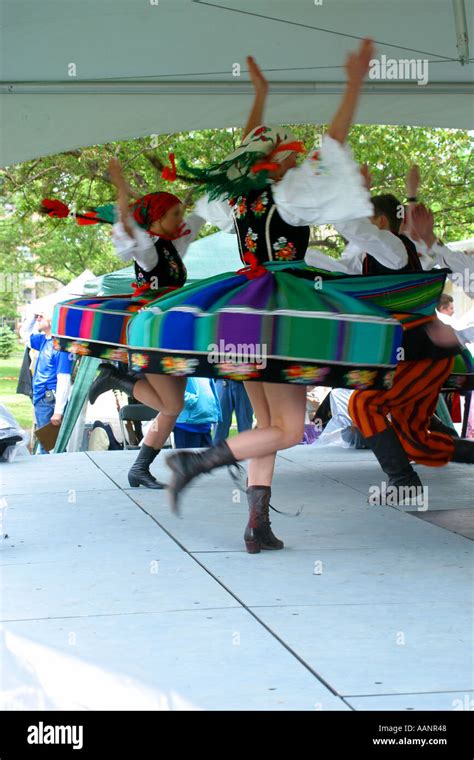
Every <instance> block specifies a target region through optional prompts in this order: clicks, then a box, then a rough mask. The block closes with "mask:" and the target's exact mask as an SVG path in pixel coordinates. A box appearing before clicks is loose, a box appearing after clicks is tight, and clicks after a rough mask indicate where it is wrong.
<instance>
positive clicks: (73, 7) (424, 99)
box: [0, 0, 474, 166]
mask: <svg viewBox="0 0 474 760" xmlns="http://www.w3.org/2000/svg"><path fill="white" fill-rule="evenodd" d="M466 6H467V7H466V8H465V9H464V2H463V0H454V2H453V3H450V2H447V0H400V1H399V2H397V3H394V2H392V0H331V2H320V0H314V1H312V0H257V2H255V0H226V1H225V3H217V2H212V1H210V2H201V1H200V0H160V2H159V1H158V0H99V1H98V0H81V2H77V1H76V0H42V1H41V2H31V0H3V3H2V28H1V30H0V35H1V39H0V42H1V48H2V55H1V57H0V66H1V70H0V79H1V81H0V109H1V113H2V122H3V124H2V140H1V141H0V166H6V165H9V164H14V163H18V162H21V161H26V160H28V159H32V158H36V157H38V156H44V155H48V154H55V153H59V152H61V151H66V150H72V149H74V148H80V147H82V146H86V145H96V144H101V143H104V142H108V141H111V140H125V139H131V138H134V137H140V136H150V135H159V134H169V133H173V132H178V131H189V130H193V129H204V128H212V127H232V126H240V125H242V123H243V120H244V118H245V115H246V113H247V111H248V108H249V104H250V98H251V92H252V88H251V86H250V85H249V80H248V75H247V74H246V64H245V56H246V55H247V54H253V55H255V56H256V57H257V59H258V61H259V63H260V65H261V66H262V68H263V69H264V71H265V72H266V74H267V77H268V79H269V80H270V82H271V85H272V89H271V93H272V95H271V98H270V102H269V106H268V112H267V120H268V122H269V123H325V122H327V121H328V119H329V118H330V117H331V115H332V114H333V113H334V110H335V108H336V104H337V102H338V101H339V98H340V94H341V92H342V89H343V86H344V78H345V73H344V60H345V57H346V54H347V53H348V52H349V51H350V50H353V49H354V47H355V46H356V45H357V44H358V38H362V37H367V36H368V37H372V38H373V39H374V41H375V42H376V51H377V52H376V55H377V59H379V60H382V56H385V64H387V65H388V64H389V62H390V61H391V60H396V61H399V62H400V63H401V69H400V70H399V73H400V71H401V76H398V79H397V80H394V79H392V78H391V76H390V77H389V76H388V69H386V71H387V76H386V78H384V79H380V80H376V79H368V80H367V82H366V84H365V87H364V93H365V96H364V97H363V98H362V102H361V104H360V108H359V110H358V115H357V120H358V122H359V123H362V124H409V125H421V126H423V125H424V126H431V127H454V128H463V129H470V128H472V127H473V125H474V119H473V105H472V100H471V99H470V96H472V93H473V83H472V63H471V64H469V49H468V45H469V41H468V40H469V32H470V36H471V38H472V30H473V14H474V11H473V4H472V3H466ZM412 62H413V63H412ZM425 62H426V64H425ZM463 63H467V65H463ZM414 64H415V67H416V66H418V65H419V66H420V67H423V66H424V65H427V67H428V68H427V71H426V73H427V76H428V80H427V83H425V84H417V82H416V81H414V80H413V78H411V79H407V78H406V77H407V68H408V71H409V72H410V71H411V76H413V71H412V66H413V65H414ZM391 71H392V74H393V73H394V72H393V68H392V70H391ZM422 79H423V78H422ZM38 96H41V97H38Z"/></svg>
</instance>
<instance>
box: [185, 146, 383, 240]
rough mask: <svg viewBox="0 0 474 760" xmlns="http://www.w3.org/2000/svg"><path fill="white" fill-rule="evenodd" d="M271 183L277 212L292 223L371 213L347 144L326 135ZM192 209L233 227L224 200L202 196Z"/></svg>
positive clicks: (338, 219) (337, 219)
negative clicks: (317, 149) (299, 160)
mask: <svg viewBox="0 0 474 760" xmlns="http://www.w3.org/2000/svg"><path fill="white" fill-rule="evenodd" d="M318 153H319V158H318ZM271 184H272V193H273V199H274V201H275V206H276V208H277V211H278V213H279V214H280V216H281V218H282V219H283V221H284V222H286V223H287V224H291V225H292V226H293V227H301V226H304V225H309V224H331V223H335V222H343V221H347V220H349V219H356V218H359V217H364V216H371V215H372V213H373V207H372V203H371V200H370V194H369V192H368V190H367V188H366V187H365V185H364V182H363V179H362V175H361V173H360V168H359V166H358V164H356V162H355V161H354V159H353V158H352V153H351V150H350V148H349V147H348V146H347V145H341V144H340V143H339V142H338V141H337V140H333V139H332V137H329V136H327V135H325V136H324V137H323V141H322V145H321V149H320V151H312V152H311V153H310V154H309V155H308V157H307V158H306V159H305V161H303V163H302V164H301V165H300V166H296V167H295V168H294V169H289V170H288V171H287V172H286V174H285V175H284V176H283V177H282V179H281V180H279V181H278V182H272V183H271ZM195 213H196V214H199V216H201V217H204V218H205V219H206V221H207V222H209V223H210V224H215V225H216V226H217V227H219V228H220V229H221V230H223V231H224V232H231V231H232V230H233V209H232V207H231V206H230V205H229V201H227V200H214V201H209V199H208V197H207V196H204V197H203V198H200V199H199V201H198V202H197V203H196V207H195Z"/></svg>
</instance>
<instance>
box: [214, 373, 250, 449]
mask: <svg viewBox="0 0 474 760" xmlns="http://www.w3.org/2000/svg"><path fill="white" fill-rule="evenodd" d="M216 385H217V394H218V396H219V401H220V403H221V409H222V422H219V424H218V425H217V426H216V430H215V433H214V441H213V443H214V446H215V445H216V444H217V443H220V442H221V441H225V439H226V438H228V436H229V430H230V426H231V424H232V413H233V412H234V410H235V417H236V420H237V430H238V431H239V433H243V432H244V431H245V430H251V429H252V422H253V407H252V404H251V403H250V399H249V397H248V396H247V391H246V390H245V388H244V384H243V383H241V382H239V381H238V380H217V383H216Z"/></svg>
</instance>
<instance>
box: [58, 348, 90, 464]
mask: <svg viewBox="0 0 474 760" xmlns="http://www.w3.org/2000/svg"><path fill="white" fill-rule="evenodd" d="M99 364H100V360H99V359H95V358H93V357H91V356H81V360H80V363H79V369H78V371H77V374H76V377H75V380H74V384H73V386H72V393H71V398H70V399H69V401H68V405H67V407H66V411H65V413H64V417H63V421H62V423H61V427H60V429H59V435H58V438H57V440H56V446H55V447H54V453H55V454H63V453H64V452H65V451H66V447H67V444H68V442H69V439H70V437H71V435H72V433H73V430H74V427H75V425H76V423H77V421H78V419H79V415H80V413H81V411H82V408H83V406H84V404H85V402H86V400H87V397H88V395H89V390H90V387H91V385H92V381H93V380H94V377H95V373H96V371H97V367H98V366H99Z"/></svg>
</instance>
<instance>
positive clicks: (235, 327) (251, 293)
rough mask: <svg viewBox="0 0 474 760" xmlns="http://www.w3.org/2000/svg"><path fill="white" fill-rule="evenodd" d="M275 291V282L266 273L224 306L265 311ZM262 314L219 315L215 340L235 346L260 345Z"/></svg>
mask: <svg viewBox="0 0 474 760" xmlns="http://www.w3.org/2000/svg"><path fill="white" fill-rule="evenodd" d="M274 291H275V280H274V278H273V276H272V275H271V274H270V273H268V274H265V275H262V276H261V277H256V278H255V279H254V280H250V281H249V284H248V286H247V287H246V288H245V289H244V291H243V293H237V294H236V295H235V296H233V297H232V298H231V299H229V302H228V303H227V304H226V306H246V307H247V308H253V309H267V308H268V306H269V301H270V299H271V296H272V295H273V293H274ZM263 317H264V315H262V314H252V313H249V312H247V313H244V312H242V313H239V314H226V313H221V314H219V324H218V327H217V340H218V341H220V340H224V341H225V342H226V343H232V344H234V345H235V346H238V345H239V344H252V345H254V346H257V345H260V343H261V341H262V327H261V326H262V319H263Z"/></svg>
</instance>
